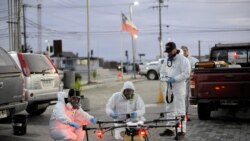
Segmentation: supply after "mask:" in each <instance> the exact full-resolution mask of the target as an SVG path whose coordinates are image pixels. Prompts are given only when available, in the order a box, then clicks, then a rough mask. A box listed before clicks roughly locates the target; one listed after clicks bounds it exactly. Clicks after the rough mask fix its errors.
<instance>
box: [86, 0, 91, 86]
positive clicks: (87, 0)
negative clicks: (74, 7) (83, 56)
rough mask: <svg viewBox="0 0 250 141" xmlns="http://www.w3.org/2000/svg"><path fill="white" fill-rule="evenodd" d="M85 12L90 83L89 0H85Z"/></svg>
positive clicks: (89, 81)
mask: <svg viewBox="0 0 250 141" xmlns="http://www.w3.org/2000/svg"><path fill="white" fill-rule="evenodd" d="M86 7H87V8H86V10H87V11H86V14H87V20H86V22H87V56H88V61H87V64H88V82H87V83H88V84H90V83H91V80H90V55H89V50H90V38H89V0H86Z"/></svg>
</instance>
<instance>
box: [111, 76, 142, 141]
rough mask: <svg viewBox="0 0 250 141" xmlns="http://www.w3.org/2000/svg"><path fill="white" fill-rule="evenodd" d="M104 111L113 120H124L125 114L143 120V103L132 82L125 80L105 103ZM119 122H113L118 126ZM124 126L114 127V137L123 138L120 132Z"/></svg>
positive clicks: (123, 129)
mask: <svg viewBox="0 0 250 141" xmlns="http://www.w3.org/2000/svg"><path fill="white" fill-rule="evenodd" d="M106 113H107V115H108V116H110V117H112V118H113V119H114V120H126V119H127V114H129V115H130V118H131V119H135V120H142V121H144V120H145V119H144V117H143V115H144V114H145V105H144V102H143V100H142V98H141V97H140V96H139V95H137V94H136V93H135V87H134V84H133V83H132V82H131V81H126V82H125V83H124V85H123V88H122V89H121V91H119V92H116V93H114V94H113V95H112V96H111V97H110V98H109V100H108V102H107V104H106ZM119 125H121V124H115V126H119ZM122 131H125V128H117V129H115V139H116V140H123V137H122V136H121V132H122Z"/></svg>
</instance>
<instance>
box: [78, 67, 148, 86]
mask: <svg viewBox="0 0 250 141" xmlns="http://www.w3.org/2000/svg"><path fill="white" fill-rule="evenodd" d="M142 80H145V77H143V76H141V75H138V74H137V75H136V78H134V74H133V73H128V74H127V73H124V74H123V77H122V78H121V79H119V78H118V77H117V75H116V71H113V70H109V71H105V74H102V75H101V76H100V75H99V76H97V78H96V79H95V80H93V79H91V81H92V82H91V83H90V84H87V83H88V82H87V78H84V80H83V82H82V90H88V89H93V88H99V87H104V86H114V85H118V84H121V83H124V82H125V81H132V82H136V81H142Z"/></svg>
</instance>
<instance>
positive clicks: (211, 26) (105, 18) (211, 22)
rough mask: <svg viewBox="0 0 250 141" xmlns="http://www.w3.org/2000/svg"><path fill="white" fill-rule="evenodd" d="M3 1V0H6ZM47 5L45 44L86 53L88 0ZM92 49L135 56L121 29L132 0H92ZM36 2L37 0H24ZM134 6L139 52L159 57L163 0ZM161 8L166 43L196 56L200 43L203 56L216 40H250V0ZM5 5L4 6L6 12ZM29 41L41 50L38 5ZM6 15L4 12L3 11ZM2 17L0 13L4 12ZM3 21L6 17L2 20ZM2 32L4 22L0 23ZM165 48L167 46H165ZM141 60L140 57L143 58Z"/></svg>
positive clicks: (180, 2) (194, 1)
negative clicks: (56, 42) (55, 42)
mask: <svg viewBox="0 0 250 141" xmlns="http://www.w3.org/2000/svg"><path fill="white" fill-rule="evenodd" d="M1 1H2V0H1ZM39 2H40V3H41V4H42V29H43V30H42V35H43V37H42V46H43V50H45V47H46V43H45V41H44V40H49V41H50V42H51V43H52V42H53V40H57V39H61V40H62V43H63V50H64V51H72V52H74V53H78V54H79V55H80V56H86V55H87V47H86V46H87V43H86V41H87V40H86V39H87V38H86V29H87V26H86V0H40V1H39ZM89 2H90V49H92V50H93V51H94V56H96V57H103V58H104V59H105V60H117V61H119V60H120V58H121V47H123V52H122V56H123V59H124V60H125V56H124V52H125V51H124V50H128V51H129V57H130V59H132V52H131V49H132V47H131V46H132V42H131V37H130V35H129V34H128V33H127V32H121V13H122V12H123V13H125V15H126V16H127V17H129V4H130V3H132V2H133V1H132V0H89ZM24 3H26V4H30V5H31V6H36V5H37V1H36V0H24ZM139 3H140V4H139V5H138V6H133V13H132V19H133V22H134V24H135V25H136V26H137V28H138V30H139V32H138V38H137V40H136V54H138V53H145V55H146V56H145V57H143V59H155V58H156V56H159V53H160V48H159V42H158V37H159V13H158V9H157V8H153V6H157V5H158V0H139ZM164 5H166V6H168V7H164V8H162V33H163V44H164V45H165V43H166V42H167V41H169V40H171V41H174V42H176V44H177V46H178V47H180V46H181V45H186V46H188V47H189V49H190V52H191V54H192V55H198V41H199V40H200V41H201V53H202V55H204V54H208V52H209V48H210V47H211V46H213V45H214V44H215V43H218V42H221V43H231V42H250V0H165V1H164ZM0 8H1V9H2V8H3V6H1V7H0ZM1 9H0V10H1ZM26 13H27V14H26V15H27V16H26V18H27V35H28V40H27V41H28V44H30V45H31V47H32V48H33V49H34V51H36V50H37V8H36V7H28V8H27V10H26ZM1 15H2V14H1ZM1 15H0V16H1ZM0 20H1V18H0ZM167 25H168V27H167ZM0 31H1V25H0ZM7 39H8V38H6V39H5V40H4V38H0V46H5V47H6V48H7V46H8V41H6V40H7ZM163 50H164V49H163ZM136 57H137V60H138V59H139V57H138V56H136Z"/></svg>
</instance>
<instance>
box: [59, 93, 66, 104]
mask: <svg viewBox="0 0 250 141" xmlns="http://www.w3.org/2000/svg"><path fill="white" fill-rule="evenodd" d="M67 98H68V93H66V92H58V93H57V100H58V101H60V102H64V103H66V102H65V99H67Z"/></svg>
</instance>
